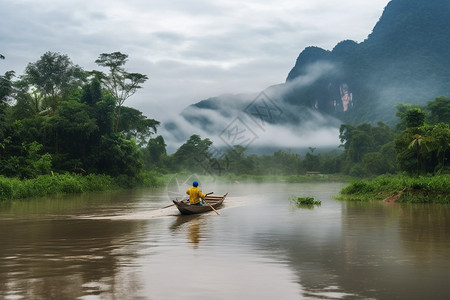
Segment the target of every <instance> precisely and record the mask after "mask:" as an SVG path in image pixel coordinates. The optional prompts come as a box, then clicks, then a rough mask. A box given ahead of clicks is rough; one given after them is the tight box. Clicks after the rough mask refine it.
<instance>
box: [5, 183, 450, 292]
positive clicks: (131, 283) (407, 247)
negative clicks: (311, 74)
mask: <svg viewBox="0 0 450 300" xmlns="http://www.w3.org/2000/svg"><path fill="white" fill-rule="evenodd" d="M343 186H344V184H343V183H315V184H314V183H311V184H236V185H214V186H212V185H211V186H208V187H207V188H208V190H205V192H206V191H210V190H214V191H215V192H216V194H224V193H225V192H229V196H228V198H227V199H226V201H225V206H224V207H223V208H222V209H220V213H221V215H220V216H217V215H216V214H214V212H211V213H206V214H202V215H196V216H180V215H179V213H178V211H177V210H176V208H174V207H169V208H166V209H161V207H164V206H166V205H168V204H170V199H169V196H168V195H167V191H166V190H165V189H160V190H139V191H123V192H114V193H92V194H86V195H77V196H65V197H49V198H40V199H30V200H22V201H13V202H4V203H0V299H86V300H87V299H89V300H90V299H177V300H178V299H448V297H449V295H450V207H449V206H447V205H400V204H393V205H391V204H383V203H380V202H373V203H346V202H340V201H337V200H334V199H333V196H334V195H336V194H337V193H338V192H339V190H340V188H342V187H343ZM291 195H296V196H313V197H315V198H316V199H318V200H321V201H322V205H321V206H316V207H313V208H304V207H302V208H299V207H296V206H295V205H293V204H292V203H291V202H290V201H289V196H291Z"/></svg>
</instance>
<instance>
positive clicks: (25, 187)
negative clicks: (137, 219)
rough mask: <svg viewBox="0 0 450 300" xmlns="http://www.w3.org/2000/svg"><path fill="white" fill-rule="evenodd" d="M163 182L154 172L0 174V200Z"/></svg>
mask: <svg viewBox="0 0 450 300" xmlns="http://www.w3.org/2000/svg"><path fill="white" fill-rule="evenodd" d="M166 181H167V180H166V178H165V176H163V175H160V174H158V173H154V172H145V173H142V174H141V175H140V176H139V177H138V178H128V177H126V176H119V177H111V176H108V175H102V174H89V175H79V174H69V173H66V174H54V175H41V176H38V177H36V178H32V179H23V180H21V179H18V178H7V177H3V176H0V201H4V200H10V199H22V198H28V197H42V196H48V195H63V194H77V193H84V192H93V191H108V190H118V189H124V188H133V187H158V186H163V185H164V184H165V182H166Z"/></svg>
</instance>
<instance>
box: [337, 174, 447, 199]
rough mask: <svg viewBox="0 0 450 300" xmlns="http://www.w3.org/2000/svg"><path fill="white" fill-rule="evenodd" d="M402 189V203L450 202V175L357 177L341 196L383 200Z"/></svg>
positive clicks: (339, 197)
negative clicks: (358, 178)
mask: <svg viewBox="0 0 450 300" xmlns="http://www.w3.org/2000/svg"><path fill="white" fill-rule="evenodd" d="M400 192H401V195H400V197H399V199H398V200H397V201H398V202H411V203H450V175H449V174H445V175H435V176H418V177H412V176H403V175H382V176H379V177H377V178H375V179H372V180H369V179H364V180H357V181H354V182H352V183H351V184H349V185H348V186H346V187H345V188H343V189H342V190H341V191H340V195H339V196H338V197H337V198H338V199H343V200H354V201H368V200H381V199H385V198H387V197H389V196H391V195H393V194H395V193H400Z"/></svg>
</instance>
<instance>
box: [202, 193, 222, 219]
mask: <svg viewBox="0 0 450 300" xmlns="http://www.w3.org/2000/svg"><path fill="white" fill-rule="evenodd" d="M209 194H212V193H208V194H205V198H206V196H208V195H209ZM203 200H204V201H205V203H206V204H208V205H209V207H211V209H212V210H213V211H214V212H215V213H216V214H217V215H218V216H220V214H219V212H218V211H217V210H215V209H214V207H212V205H211V204H209V203H208V202H207V201H206V199H203Z"/></svg>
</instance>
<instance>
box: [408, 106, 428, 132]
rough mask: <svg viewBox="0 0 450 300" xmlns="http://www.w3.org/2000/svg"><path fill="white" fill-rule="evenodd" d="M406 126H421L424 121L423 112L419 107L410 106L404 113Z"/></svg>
mask: <svg viewBox="0 0 450 300" xmlns="http://www.w3.org/2000/svg"><path fill="white" fill-rule="evenodd" d="M405 121H406V128H414V127H420V126H423V125H424V123H425V113H424V112H423V111H422V110H421V109H420V108H412V109H409V110H407V111H406V114H405Z"/></svg>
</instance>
